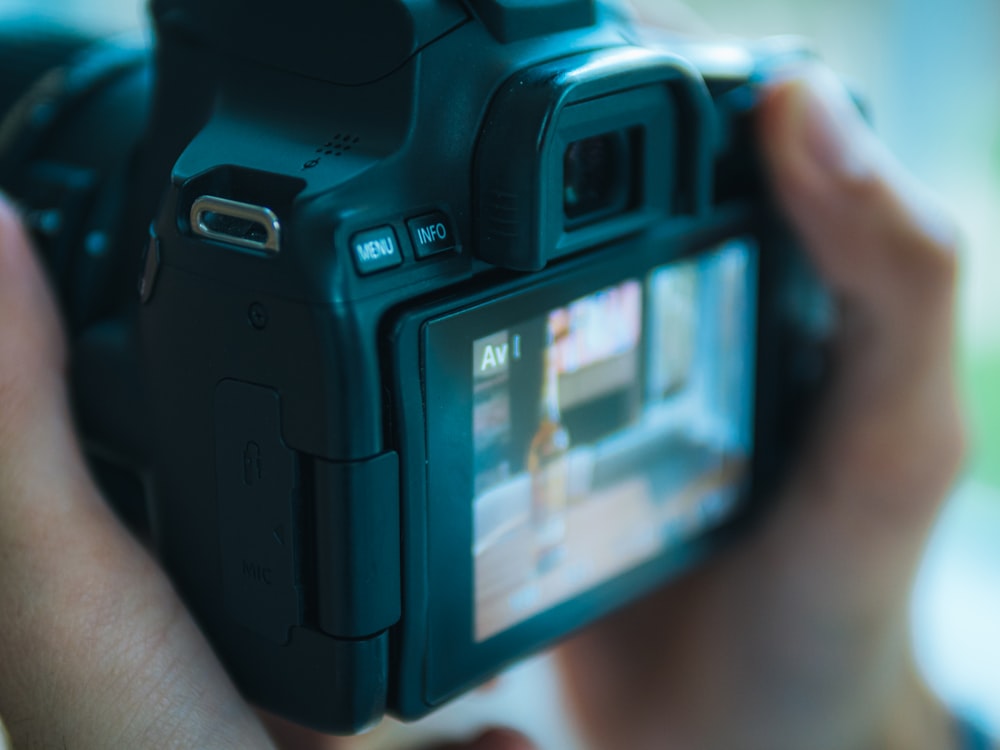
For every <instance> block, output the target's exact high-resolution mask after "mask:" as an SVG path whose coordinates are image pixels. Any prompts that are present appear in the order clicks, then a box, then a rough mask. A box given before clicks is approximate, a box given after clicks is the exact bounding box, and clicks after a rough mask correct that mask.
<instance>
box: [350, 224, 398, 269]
mask: <svg viewBox="0 0 1000 750" xmlns="http://www.w3.org/2000/svg"><path fill="white" fill-rule="evenodd" d="M351 251H352V255H354V264H355V265H356V266H357V269H358V273H360V274H362V275H364V274H369V273H375V272H376V271H384V270H385V269H387V268H394V267H396V266H398V265H400V264H401V263H402V262H403V256H402V254H401V253H400V252H399V240H397V239H396V233H395V231H393V229H392V227H390V226H385V227H379V228H378V229H370V230H368V231H367V232H360V233H358V234H356V235H354V237H353V238H352V239H351Z"/></svg>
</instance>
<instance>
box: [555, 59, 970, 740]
mask: <svg viewBox="0 0 1000 750" xmlns="http://www.w3.org/2000/svg"><path fill="white" fill-rule="evenodd" d="M758 126H759V127H758V133H759V142H760V147H761V150H762V152H763V155H764V159H765V162H766V166H767V169H768V171H769V174H770V179H771V181H772V183H773V188H774V191H775V194H776V197H777V200H778V202H779V204H780V206H781V208H782V209H783V211H784V213H785V214H786V215H787V218H788V220H789V221H790V222H791V225H792V227H793V228H794V229H795V230H796V232H797V234H798V235H799V237H800V239H801V242H802V245H803V247H804V248H805V251H806V253H807V254H808V256H809V257H810V258H811V259H812V260H813V262H814V263H815V265H816V266H817V268H818V269H819V271H820V273H821V275H822V276H823V278H824V279H825V280H826V282H827V283H828V284H829V286H830V287H831V289H832V290H833V292H834V294H835V296H836V298H837V299H838V301H839V331H838V338H837V350H836V369H835V372H834V377H833V383H832V387H831V390H830V392H829V394H828V397H827V398H826V400H825V403H824V404H823V406H822V410H821V414H820V415H819V418H818V420H817V421H816V423H815V426H814V429H813V431H812V439H811V442H809V443H808V444H807V445H806V446H805V451H804V455H803V456H802V460H801V461H800V462H799V463H798V465H797V466H796V468H795V470H794V472H793V474H792V476H791V477H790V480H789V481H788V483H787V485H786V487H785V489H784V491H783V492H782V495H781V497H780V500H779V503H778V507H777V509H776V510H775V512H774V513H773V516H772V517H771V518H770V519H769V521H768V523H767V525H766V527H765V528H762V529H761V530H760V533H759V534H757V535H755V536H753V537H752V538H750V539H747V540H746V541H745V542H744V543H743V544H741V545H740V546H738V547H736V548H734V549H732V550H731V551H729V552H728V553H727V554H725V555H724V556H723V557H720V558H718V559H716V560H715V561H714V562H713V563H711V564H710V565H709V566H708V567H705V568H703V569H700V570H698V571H697V572H695V573H693V574H692V575H689V576H687V577H686V578H685V579H684V580H682V581H681V582H680V583H678V584H676V585H674V586H671V587H669V588H668V589H667V590H664V591H663V592H661V593H659V594H657V595H655V596H653V597H652V598H651V599H649V600H647V601H643V602H642V603H640V604H638V605H636V606H634V607H632V608H631V609H628V610H627V611H624V612H622V613H620V614H618V615H616V616H614V617H612V618H611V619H610V620H608V621H606V622H604V623H602V624H600V625H599V626H598V627H595V628H593V629H592V630H590V631H588V632H586V633H585V634H584V635H582V636H580V637H579V638H577V639H575V640H574V641H573V642H571V643H570V644H569V645H568V646H566V647H565V649H564V650H563V653H562V663H563V665H564V670H565V676H566V683H567V686H568V690H569V691H570V694H571V698H572V702H573V704H574V705H575V707H576V708H577V709H578V715H579V717H580V721H581V722H582V724H583V725H584V726H585V728H586V729H587V730H588V732H589V734H590V736H591V737H592V738H593V739H594V741H595V744H596V745H597V746H599V747H602V748H629V750H644V749H645V748H667V749H670V750H690V749H693V748H698V749H699V750H701V749H705V750H709V749H714V748H718V749H719V750H751V749H752V750H783V749H784V748H789V750H803V748H808V749H809V750H862V749H870V748H886V749H888V748H897V747H898V748H910V749H913V750H917V749H919V748H924V747H926V748H937V749H941V748H948V747H954V740H953V739H952V738H951V737H950V736H949V731H950V730H949V724H948V719H947V716H946V714H945V712H944V711H943V710H941V709H940V708H939V707H937V705H936V704H935V703H934V701H933V700H932V699H931V698H930V697H929V695H928V694H927V693H926V692H925V691H924V689H923V688H922V685H921V683H920V681H919V679H918V678H917V677H916V676H915V673H914V670H913V668H912V665H911V660H910V646H909V633H908V622H907V617H908V606H907V604H908V597H909V593H910V588H911V582H912V579H913V577H914V575H915V568H916V566H917V564H918V561H919V559H920V557H921V552H922V550H923V548H924V543H925V539H926V536H927V533H928V530H929V528H930V526H931V524H932V522H933V521H934V518H935V516H936V514H937V511H938V508H939V506H940V504H941V502H942V499H943V498H944V497H945V495H946V494H947V491H948V488H949V485H950V483H951V482H952V481H953V478H954V476H955V474H956V472H957V470H958V467H959V462H960V460H961V456H962V450H963V432H962V424H961V419H960V416H959V407H958V404H957V398H956V388H955V375H954V371H953V351H952V349H953V345H954V340H953V333H952V328H953V322H954V321H953V315H954V296H955V284H956V276H957V260H956V254H955V246H954V245H955V241H956V237H955V233H954V230H953V229H952V227H951V225H950V223H949V222H948V221H946V220H945V219H943V218H942V216H941V213H940V211H939V210H938V209H937V208H936V207H935V206H934V205H933V203H932V202H931V201H929V200H928V199H926V198H925V197H924V196H923V194H922V193H921V192H920V190H919V189H918V188H916V187H914V185H913V184H912V182H911V180H910V179H909V178H907V177H906V176H904V175H903V174H902V173H901V171H900V170H899V169H898V167H897V166H895V164H894V162H893V161H892V160H891V158H889V157H888V155H887V154H886V153H885V151H884V149H883V148H882V147H881V146H880V145H879V144H878V143H877V142H876V140H875V138H874V137H873V135H872V134H871V132H870V131H869V129H868V127H867V126H866V125H865V124H864V122H863V121H862V119H861V118H860V116H859V115H858V114H857V112H856V111H855V109H854V107H853V105H852V104H851V103H850V101H849V99H848V97H847V95H846V93H845V92H844V90H843V88H842V87H840V85H839V84H837V83H836V81H835V80H834V78H833V76H832V75H831V74H830V73H828V72H826V71H824V70H822V69H820V68H818V67H810V68H809V69H807V70H804V71H802V73H801V75H800V76H798V77H796V78H794V79H790V80H785V81H784V82H781V83H776V84H773V85H772V86H770V87H769V89H768V90H767V91H766V92H765V94H764V98H763V103H762V106H761V108H760V112H759V117H758Z"/></svg>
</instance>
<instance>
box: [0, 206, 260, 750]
mask: <svg viewBox="0 0 1000 750" xmlns="http://www.w3.org/2000/svg"><path fill="white" fill-rule="evenodd" d="M65 362H66V355H65V345H64V343H63V338H62V333H61V330H60V326H59V320H58V315H57V313H56V307H55V304H54V302H53V299H52V297H51V295H50V293H49V291H48V289H47V287H46V284H45V280H44V276H43V273H42V272H41V270H40V268H39V266H38V265H37V263H36V262H35V260H34V258H33V255H32V251H31V248H30V246H29V243H28V240H27V238H26V236H25V235H24V232H23V231H22V229H21V227H20V224H19V222H18V221H17V218H16V216H15V215H14V212H13V211H12V210H11V208H10V207H9V205H7V204H6V203H3V202H2V201H0V664H2V665H3V668H2V669H0V714H2V715H3V717H4V721H5V722H6V724H7V727H8V730H9V731H10V733H11V736H12V739H13V741H14V745H15V747H20V746H24V747H36V746H39V747H50V746H51V747H62V746H68V747H81V748H98V747H152V746H157V747H159V746H190V747H195V746H199V747H201V746H204V747H208V746H212V747H215V746H221V747H266V746H268V740H267V738H266V735H265V734H264V732H263V730H262V728H261V727H260V726H259V724H258V723H257V722H256V720H255V719H254V717H253V716H252V713H251V712H250V711H249V709H248V708H247V707H246V706H245V704H244V703H243V702H242V701H241V700H240V699H239V696H238V695H237V694H236V691H235V690H234V689H233V687H232V686H231V685H230V683H229V681H228V680H227V678H226V677H225V675H224V674H223V672H222V670H221V668H220V667H219V666H218V663H217V662H216V660H215V658H214V657H213V655H212V654H211V651H210V650H209V648H208V646H207V644H206V643H205V641H204V639H203V638H202V637H201V635H200V634H199V633H198V631H197V629H196V627H195V626H194V624H193V622H192V621H191V619H190V618H189V617H188V615H187V613H186V612H185V610H184V608H183V606H182V605H181V604H180V602H179V601H178V599H177V597H176V596H175V594H174V593H173V591H172V589H171V587H170V585H169V584H168V582H167V581H166V580H165V578H164V577H163V576H162V575H161V574H160V573H159V571H158V570H157V568H156V566H155V565H154V564H153V562H152V561H151V560H150V559H149V558H148V557H147V555H146V554H145V552H144V551H143V550H142V549H141V548H140V547H139V545H138V544H136V543H135V542H133V540H132V539H131V538H130V537H129V536H128V535H127V534H126V533H125V532H124V531H123V529H122V528H121V527H120V526H119V524H118V523H117V521H116V519H115V518H114V517H113V515H112V514H111V513H110V511H109V510H108V509H107V507H106V505H105V504H104V503H103V502H102V499H101V497H100V495H99V493H98V492H97V490H96V489H95V487H94V485H93V484H92V482H91V480H90V478H89V475H88V472H87V469H86V466H85V463H84V461H83V459H82V457H81V455H80V450H79V447H78V444H77V441H76V439H75V436H74V433H73V428H72V423H71V419H70V415H69V409H68V405H67V398H66V388H65V383H64V378H63V370H64V366H65Z"/></svg>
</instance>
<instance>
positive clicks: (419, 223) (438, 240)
mask: <svg viewBox="0 0 1000 750" xmlns="http://www.w3.org/2000/svg"><path fill="white" fill-rule="evenodd" d="M406 228H407V229H409V230H410V239H411V240H413V248H414V250H416V253H417V257H418V258H428V257H430V256H431V255H437V254H438V253H444V252H447V251H449V250H454V249H455V248H457V247H458V239H457V238H456V237H455V232H454V230H453V229H452V228H451V222H450V221H449V220H448V217H447V216H446V215H445V214H444V213H443V212H442V211H435V212H434V213H431V214H426V215H425V216H418V217H417V218H416V219H410V220H409V221H408V222H406Z"/></svg>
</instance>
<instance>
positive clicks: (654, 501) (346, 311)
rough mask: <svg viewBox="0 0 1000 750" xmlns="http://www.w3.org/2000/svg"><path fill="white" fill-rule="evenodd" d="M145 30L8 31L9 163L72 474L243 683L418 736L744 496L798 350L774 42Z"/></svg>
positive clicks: (251, 692)
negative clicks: (765, 161) (771, 94)
mask: <svg viewBox="0 0 1000 750" xmlns="http://www.w3.org/2000/svg"><path fill="white" fill-rule="evenodd" d="M152 14H153V18H154V20H155V25H156V32H157V44H156V45H155V49H154V50H152V51H149V50H146V49H143V48H142V47H141V45H140V46H137V47H129V46H128V45H118V44H116V45H109V44H103V45H98V46H96V47H85V46H83V45H82V43H81V42H80V41H79V40H75V39H71V38H64V37H51V36H50V37H43V36H39V35H35V36H30V35H26V32H24V31H23V30H21V29H14V30H13V31H12V32H11V34H10V36H11V38H10V39H8V40H7V41H6V42H4V45H3V49H4V50H5V52H4V54H5V55H7V56H8V57H12V58H13V57H16V56H17V55H21V60H22V64H20V65H17V66H13V67H11V68H10V72H8V73H7V74H6V75H7V76H8V78H9V80H7V81H5V82H4V86H5V87H6V88H5V89H4V91H6V92H8V95H11V96H12V92H14V91H16V90H20V89H23V91H21V92H20V96H19V97H18V101H17V103H16V104H14V105H13V106H12V107H11V110H10V113H9V114H8V116H7V119H6V121H5V122H4V124H3V127H2V130H0V178H2V185H3V187H4V189H6V190H7V191H8V192H10V193H11V194H12V195H13V196H15V198H16V199H17V200H18V201H19V202H20V204H21V206H22V208H23V210H24V212H25V215H26V217H27V219H28V221H29V223H30V225H31V227H32V229H33V230H34V231H35V235H36V239H37V241H38V245H39V248H40V251H41V252H42V253H43V254H44V256H45V259H46V261H47V264H48V267H49V270H50V273H51V277H52V279H53V283H54V284H55V285H56V286H57V287H58V290H59V294H60V298H61V301H62V305H63V309H64V313H65V316H66V319H67V325H68V326H69V328H70V331H71V336H72V340H73V352H74V355H73V356H74V359H73V387H74V395H75V403H76V408H77V412H78V417H79V421H80V425H81V432H82V434H83V436H84V439H85V442H86V446H87V449H88V453H89V455H90V457H91V459H92V461H93V465H94V469H95V471H96V472H97V474H98V476H99V478H100V480H101V482H102V484H103V486H104V488H105V490H106V492H107V494H108V496H109V498H110V499H111V500H112V501H113V502H114V503H115V505H116V507H118V509H119V511H120V512H121V514H122V515H123V517H124V518H125V519H126V520H127V521H128V522H129V523H130V524H131V525H132V526H134V527H135V528H136V529H137V530H138V531H139V533H146V534H148V535H149V537H150V538H151V539H152V541H153V544H154V545H155V548H156V550H157V552H158V554H159V556H160V558H161V560H162V562H163V564H164V566H165V567H166V569H167V570H168V571H169V573H170V575H171V576H172V578H173V580H174V582H175V583H176V585H177V587H178V589H179V591H180V592H181V594H182V595H183V597H184V599H185V601H186V602H187V604H188V605H189V607H190V608H191V611H192V612H193V613H194V615H195V616H196V617H197V619H198V621H199V622H200V624H201V627H202V628H203V629H204V632H205V633H206V634H207V635H208V637H209V638H210V639H211V642H212V644H213V645H214V647H215V649H216V651H217V653H218V654H219V656H220V658H221V659H222V661H223V662H224V663H225V665H226V666H227V668H228V669H229V671H230V673H231V674H232V676H233V677H234V678H235V680H236V682H237V683H238V685H239V686H240V688H241V689H242V690H243V691H244V693H245V694H246V696H247V697H248V698H249V699H251V700H253V701H254V702H256V703H258V704H259V705H261V706H262V707H265V708H267V709H269V710H271V711H274V712H277V713H279V714H282V715H284V716H287V717H289V718H291V719H293V720H296V721H298V722H301V723H303V724H306V725H310V726H312V727H315V728H318V729H321V730H327V731H331V732H337V733H348V732H353V731H356V730H359V729H361V728H363V727H365V726H367V725H369V724H371V723H372V722H374V721H376V720H378V719H379V718H380V717H381V716H382V715H383V713H384V712H385V711H390V712H392V713H393V714H395V715H397V716H400V717H403V718H407V719H409V718H415V717H419V716H421V715H423V714H425V713H427V712H428V711H430V710H432V709H433V708H435V707H436V706H439V705H441V704H442V703H443V702H445V701H447V700H448V699H450V698H452V697H454V696H456V695H457V694H460V693H461V692H462V691H464V690H465V689H467V688H469V687H470V686H473V685H475V684H477V683H479V682H480V681H482V680H483V679H485V678H486V677H488V676H490V675H492V674H494V673H496V672H497V671H498V670H500V669H501V668H503V667H504V666H505V665H507V664H508V663H510V662H511V661H512V660H515V659H518V658H520V657H522V656H523V655H525V654H527V653H529V652H532V651H535V650H537V649H539V648H541V647H543V646H545V645H547V644H551V643H552V642H553V641H554V640H556V639H557V638H559V637H561V636H564V635H566V634H567V633H568V632H570V631H572V630H574V629H576V628H579V627H580V626H582V625H584V624H586V623H589V622H591V621H593V620H594V619H595V618H597V617H600V616H601V615H603V614H605V613H607V612H609V611H610V610H612V609H614V608H616V607H619V606H621V605H623V604H625V603H626V602H629V601H632V600H635V599H636V598H637V597H639V596H640V595H642V594H643V593H645V592H649V591H650V590H651V589H653V588H654V587H657V586H659V585H661V584H663V583H664V582H665V581H666V580H668V579H669V578H670V577H672V576H675V575H676V574H677V573H679V572H680V571H681V570H683V569H685V568H686V567H688V566H690V565H691V564H693V563H694V562H696V561H697V560H698V559H700V558H703V557H704V556H705V555H706V554H708V553H710V552H711V551H713V550H715V549H716V548H718V546H719V545H720V544H723V543H725V542H726V541H727V540H728V539H730V538H731V537H733V535H734V534H737V533H739V532H740V531H741V530H742V529H743V527H745V526H746V525H747V523H748V522H749V521H750V520H751V519H752V518H753V517H754V516H755V515H756V511H757V510H759V509H760V508H761V507H762V502H763V498H764V497H766V496H767V494H768V490H769V489H771V488H772V487H773V485H774V483H775V482H776V481H777V479H778V477H779V476H780V470H781V466H782V464H783V463H784V462H785V460H786V456H787V454H788V449H789V446H791V445H792V444H793V443H794V442H795V425H796V424H797V423H800V422H801V421H802V420H801V419H800V417H801V415H802V413H803V411H804V405H805V404H808V403H809V402H810V401H811V400H812V398H813V394H814V392H815V388H816V386H817V384H818V383H819V380H820V376H821V374H822V372H823V369H824V368H823V360H822V352H823V330H822V329H823V327H822V325H821V324H820V323H821V318H822V316H818V317H817V316H816V315H814V314H813V313H814V312H815V311H816V310H819V309H821V308H822V299H823V293H822V291H821V289H820V288H819V286H818V285H817V283H816V281H815V279H814V277H813V276H812V275H811V274H810V273H809V272H808V270H807V268H806V266H805V265H804V264H803V262H802V261H801V258H800V257H799V256H798V255H797V254H796V251H795V249H794V245H793V243H792V242H791V241H790V238H789V237H788V236H787V234H786V232H785V231H783V230H782V227H781V224H780V222H778V221H776V219H775V217H774V216H773V215H772V212H771V210H770V207H769V203H768V198H767V194H766V193H767V191H766V189H765V186H764V182H763V180H762V177H761V174H760V171H759V169H758V165H757V163H756V160H755V156H754V142H753V137H752V132H751V130H752V128H751V122H752V109H753V105H754V98H755V91H756V84H757V82H758V79H759V77H760V71H761V70H763V69H764V66H765V64H770V62H771V61H770V60H769V59H768V58H769V57H770V56H771V55H772V53H773V51H772V52H767V51H766V50H764V49H763V48H761V49H756V48H754V47H738V46H732V45H728V46H727V45H714V44H705V43H699V44H695V43H691V42H683V41H681V40H679V39H670V38H668V37H666V36H657V35H656V34H655V33H653V32H650V31H649V30H646V29H642V28H639V27H636V26H635V25H634V24H633V23H632V22H631V21H630V19H629V18H628V17H627V14H626V13H625V11H624V10H623V9H622V8H621V7H619V6H617V5H614V4H612V3H598V2H594V0H545V1H544V2H542V1H540V2H534V3H526V2H522V1H521V0H409V1H404V0H363V1H362V0H357V1H356V2H339V3H335V2H318V1H317V2H309V1H308V0H288V1H286V2H283V3H276V2H270V1H269V0H230V1H229V2H224V1H222V0H220V1H219V2H208V1H207V0H153V2H152ZM774 54H786V52H780V53H774ZM50 66H51V70H50V72H48V73H47V74H45V75H43V76H41V77H40V78H39V80H38V81H37V82H36V83H34V84H33V85H30V86H29V84H28V81H27V80H20V79H19V78H18V76H21V77H23V78H25V79H26V78H28V77H29V73H30V77H34V75H35V74H36V73H39V74H40V73H41V72H42V69H43V68H47V67H50ZM136 277H138V279H139V283H138V288H137V285H136Z"/></svg>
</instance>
